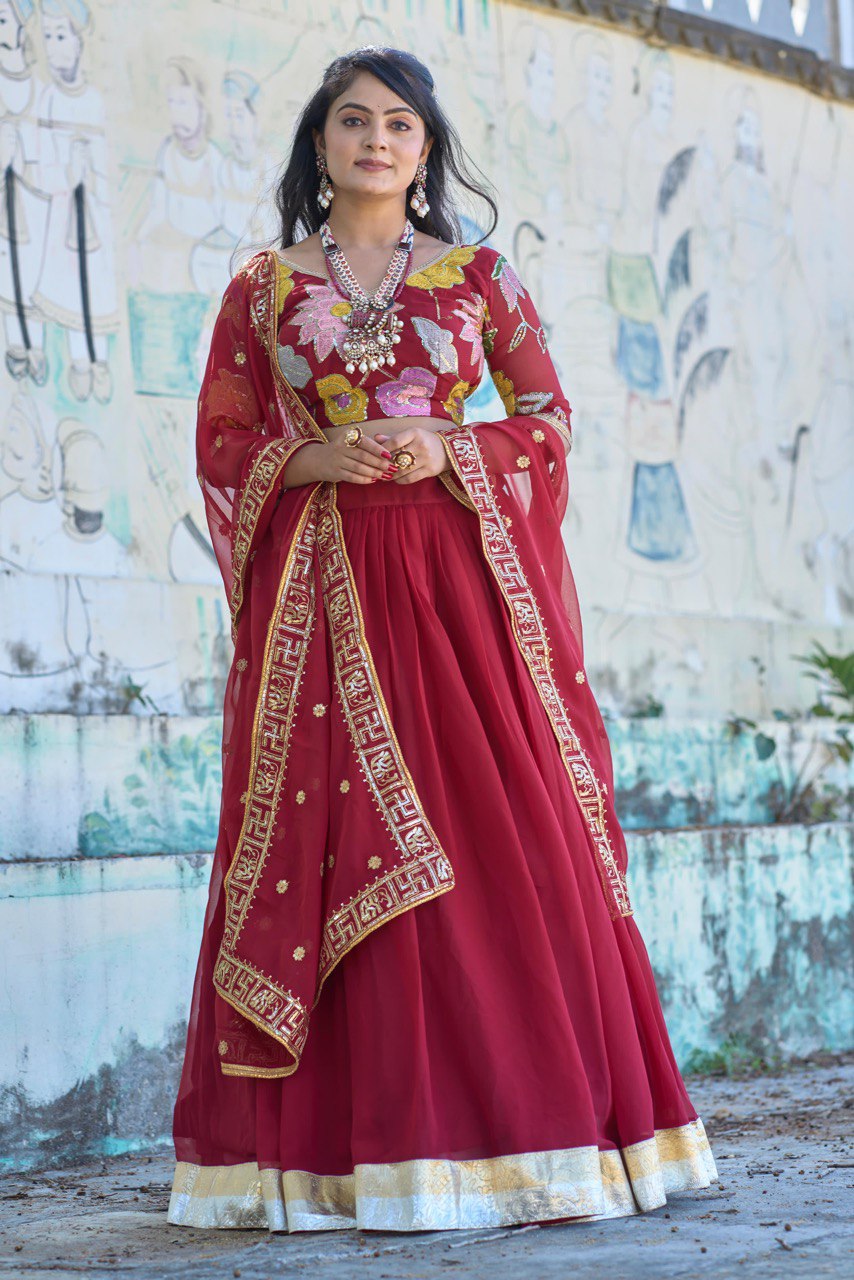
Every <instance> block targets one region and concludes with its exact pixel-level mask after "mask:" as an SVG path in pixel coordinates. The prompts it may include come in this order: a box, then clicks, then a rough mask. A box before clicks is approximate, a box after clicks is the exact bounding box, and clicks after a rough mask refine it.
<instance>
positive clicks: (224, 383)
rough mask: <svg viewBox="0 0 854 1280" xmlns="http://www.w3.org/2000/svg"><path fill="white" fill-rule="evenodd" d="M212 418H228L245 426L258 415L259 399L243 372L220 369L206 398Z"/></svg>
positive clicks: (207, 412)
mask: <svg viewBox="0 0 854 1280" xmlns="http://www.w3.org/2000/svg"><path fill="white" fill-rule="evenodd" d="M205 413H206V414H207V415H208V417H210V418H218V417H220V418H228V420H229V422H231V423H232V424H233V425H234V426H236V427H240V426H245V425H246V424H247V423H249V422H254V421H255V419H256V418H257V417H258V399H257V397H256V395H255V389H254V388H253V386H252V383H251V382H250V381H249V379H248V378H247V377H245V375H244V374H242V373H232V372H231V370H230V369H220V371H219V373H218V374H217V375H216V377H215V378H214V380H213V382H212V383H211V385H210V389H209V391H208V394H207V396H206V398H205Z"/></svg>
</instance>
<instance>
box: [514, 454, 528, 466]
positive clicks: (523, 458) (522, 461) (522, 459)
mask: <svg viewBox="0 0 854 1280" xmlns="http://www.w3.org/2000/svg"><path fill="white" fill-rule="evenodd" d="M530 465H531V459H530V458H529V457H528V455H527V453H520V454H519V457H518V458H517V459H516V466H517V467H521V468H522V469H523V470H524V469H525V467H530Z"/></svg>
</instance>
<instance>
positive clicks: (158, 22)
mask: <svg viewBox="0 0 854 1280" xmlns="http://www.w3.org/2000/svg"><path fill="white" fill-rule="evenodd" d="M139 17H140V12H139V10H138V9H136V8H135V7H133V6H130V5H115V4H108V3H101V2H99V3H95V0H0V177H1V178H2V193H0V311H2V341H3V358H2V361H0V602H2V622H0V709H9V708H15V709H19V710H33V711H39V710H47V709H50V710H81V711H87V710H97V711H100V710H138V711H145V710H150V709H156V710H160V711H168V712H173V713H203V712H205V711H210V710H214V711H215V710H217V709H218V698H219V697H220V695H221V683H222V679H223V676H224V673H225V670H226V666H227V662H228V658H229V641H228V639H227V625H226V610H225V606H224V599H223V597H222V593H221V590H220V588H219V579H218V575H217V571H216V565H215V563H214V559H213V555H212V551H211V548H210V545H209V542H208V538H207V531H206V528H205V525H204V518H203V515H202V509H201V504H200V500H199V496H198V486H197V483H196V479H195V470H196V468H195V463H194V457H193V428H194V415H195V401H196V396H197V393H198V383H199V378H200V376H201V367H202V364H203V362H204V360H205V359H206V356H207V344H208V340H209V334H210V330H211V326H212V323H213V318H214V316H215V314H216V310H217V307H218V303H219V299H220V296H221V293H222V290H223V288H224V286H225V284H226V282H227V281H228V279H229V276H230V273H231V271H232V270H233V268H234V266H235V265H237V264H239V262H240V261H241V260H242V258H243V257H244V256H246V255H247V254H248V253H249V252H251V251H252V250H253V248H255V247H257V246H259V245H260V244H262V243H265V242H268V241H269V240H270V239H271V238H272V237H273V236H274V235H275V222H274V219H273V217H272V212H271V208H270V203H269V198H268V193H269V187H270V184H271V182H272V180H273V178H274V176H275V173H276V170H277V167H278V166H279V164H280V163H281V161H282V160H283V159H284V157H285V154H286V151H287V146H288V139H289V136H290V130H291V127H292V124H293V121H294V119H295V116H296V113H297V112H298V110H299V108H300V106H301V105H302V103H303V101H304V100H305V98H306V96H307V95H308V93H309V92H310V91H311V90H312V89H313V88H314V86H315V84H316V82H317V80H318V78H319V75H320V73H321V70H322V68H323V66H324V65H325V64H326V63H327V62H328V61H329V60H330V59H331V58H332V57H334V56H335V55H336V54H337V53H339V52H342V51H343V50H346V49H348V48H351V47H353V46H356V45H358V44H362V43H366V42H374V43H393V44H398V45H401V46H403V47H407V48H412V49H417V50H418V52H419V55H420V56H422V57H423V58H424V59H425V60H426V61H427V62H428V63H429V65H430V66H431V69H432V70H433V72H434V75H435V77H436V81H437V87H438V92H439V96H440V97H441V99H442V101H443V103H444V105H445V107H446V108H447V110H448V111H449V113H450V115H451V117H452V118H453V119H454V121H455V122H456V124H457V126H458V128H459V130H460V133H461V135H462V137H463V141H464V143H465V145H466V147H467V150H468V151H469V154H470V155H471V156H472V158H473V159H474V160H475V162H476V163H477V164H478V165H479V167H480V168H481V169H482V170H483V172H484V173H485V174H486V175H487V177H489V178H490V179H492V180H493V182H494V183H495V185H496V186H497V188H498V193H499V204H500V208H501V215H502V216H501V223H500V225H499V228H498V230H497V231H496V232H495V233H494V235H493V236H492V237H491V242H492V243H493V244H494V245H496V246H497V247H500V248H501V249H502V250H503V251H504V252H505V253H506V254H507V255H508V256H509V257H510V258H511V260H512V261H514V264H515V265H516V267H517V270H518V271H519V272H520V274H521V275H522V278H523V280H525V281H526V283H527V284H528V285H529V286H530V288H531V290H532V292H533V295H534V297H535V299H536V300H537V303H538V306H539V308H540V310H541V314H542V316H543V319H544V322H545V323H546V326H547V329H548V332H549V335H550V344H551V350H552V355H553V357H554V359H555V362H556V364H557V366H558V368H559V372H560V374H561V377H562V380H563V383H564V386H565V388H566V391H567V394H568V396H569V399H570V401H571V403H572V404H573V410H574V412H573V426H574V436H575V446H574V449H573V451H572V454H571V455H570V460H569V461H570V482H571V489H572V502H571V509H570V512H569V514H568V518H567V522H566V526H565V536H566V540H567V545H568V548H569V551H570V555H571V558H572V562H573V566H574V569H575V572H576V576H577V579H578V585H579V591H580V594H581V597H582V605H583V607H584V609H585V611H586V612H587V614H588V616H589V617H591V616H593V615H594V612H595V614H596V616H600V615H601V616H603V617H610V618H613V619H615V620H620V619H625V618H632V617H635V616H649V615H656V616H659V617H664V618H667V617H675V616H676V615H678V616H679V617H680V618H682V619H684V618H686V617H687V618H688V619H695V620H696V627H697V632H698V634H700V633H701V632H702V629H703V628H704V627H705V626H706V624H707V623H708V622H709V621H710V620H715V622H716V623H718V622H720V620H721V619H730V620H732V622H733V623H735V622H739V623H742V624H743V623H744V621H745V620H765V621H766V622H768V623H771V624H783V623H791V622H803V623H808V624H810V625H812V626H814V627H815V628H819V629H820V628H827V627H842V626H850V625H851V623H852V620H854V507H852V503H851V497H850V495H851V493H852V492H854V359H853V358H852V336H854V314H852V303H851V299H852V297H854V288H852V285H853V284H854V280H852V274H854V262H852V258H851V255H850V253H846V250H845V244H844V240H845V237H844V234H843V231H844V228H846V227H848V226H850V225H851V224H852V221H854V191H852V181H854V173H852V167H851V165H850V163H848V164H847V165H845V164H844V163H843V157H844V156H845V154H846V150H847V154H848V155H849V156H850V154H851V146H852V135H854V115H853V114H852V111H851V110H850V109H846V108H845V107H843V106H842V105H841V104H838V103H835V102H831V101H828V100H823V99H821V98H819V97H817V96H813V95H810V94H808V93H805V92H802V91H800V90H798V89H795V88H793V87H792V86H791V85H788V84H783V83H779V82H777V81H775V80H772V79H769V78H761V77H758V76H757V77H751V76H750V75H748V74H747V73H746V72H745V71H743V70H741V69H738V68H731V67H727V66H724V65H722V64H719V63H714V62H711V61H704V60H700V59H698V58H696V57H692V56H689V55H687V54H683V53H681V52H680V51H667V50H664V49H651V48H647V47H646V46H644V45H643V44H641V43H639V42H637V41H635V40H633V39H632V38H630V37H629V36H627V35H625V34H623V33H621V32H619V31H616V30H610V29H607V28H597V27H594V26H591V25H589V24H586V23H583V22H581V21H577V20H575V19H570V18H565V17H564V18H557V17H552V16H551V15H549V14H547V13H546V12H544V11H540V10H538V9H535V8H524V7H521V6H520V7H516V6H514V5H509V4H487V3H484V4H474V3H469V4H465V5H461V6H455V7H453V13H451V7H450V6H445V5H444V4H440V3H438V0H432V2H428V0H420V2H419V0H388V2H387V3H362V4H355V3H344V4H342V5H336V6H332V5H327V4H321V5H318V6H314V7H313V9H312V10H311V11H310V12H308V11H307V8H306V6H304V5H302V4H300V3H295V2H288V0H240V3H237V0H234V2H233V3H232V2H230V0H169V2H166V0H151V2H150V3H148V4H147V5H146V6H145V20H144V21H143V22H140V21H139ZM465 213H466V216H465V224H464V233H465V238H466V239H467V240H471V239H476V238H479V237H480V236H481V235H482V228H481V226H480V225H479V223H478V222H477V218H478V217H481V216H482V211H480V210H479V209H474V208H469V209H466V211H465ZM468 412H469V417H470V419H471V420H475V419H478V418H483V417H484V416H485V415H487V414H489V413H492V414H494V416H501V415H503V412H504V410H503V408H502V405H501V402H500V400H499V399H498V397H497V394H496V392H495V390H494V388H493V387H492V385H491V383H490V382H489V381H488V380H487V382H486V383H485V384H483V385H482V386H481V388H480V390H479V391H478V392H477V393H476V394H475V395H474V396H472V397H471V398H470V400H469V401H468ZM616 625H618V623H617V622H615V626H616ZM692 625H693V624H692Z"/></svg>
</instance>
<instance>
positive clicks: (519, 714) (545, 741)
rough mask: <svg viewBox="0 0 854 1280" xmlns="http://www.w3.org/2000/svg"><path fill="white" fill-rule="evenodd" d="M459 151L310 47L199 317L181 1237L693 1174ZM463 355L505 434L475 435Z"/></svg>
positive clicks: (536, 463) (559, 569) (655, 1195)
mask: <svg viewBox="0 0 854 1280" xmlns="http://www.w3.org/2000/svg"><path fill="white" fill-rule="evenodd" d="M459 155H460V150H459V143H458V140H457V138H456V135H455V133H454V132H453V130H452V128H451V126H450V125H449V123H448V121H447V120H446V119H445V117H444V116H443V114H442V112H441V110H440V108H439V105H438V103H437V101H436V99H435V97H434V95H433V82H432V80H431V78H430V74H429V72H428V71H427V69H426V68H425V67H424V66H423V65H422V64H421V63H420V62H419V61H418V60H417V59H415V58H414V57H412V56H411V55H409V54H406V53H402V52H400V51H397V50H393V49H376V48H374V47H372V46H369V47H367V48H365V49H360V50H357V51H356V52H354V53H351V54H348V55H346V56H344V57H341V58H338V59H336V60H335V61H334V62H333V63H332V64H331V66H330V67H329V68H328V70H327V72H326V74H325V76H324V79H323V83H322V85H321V87H320V89H319V90H318V92H317V93H316V94H315V95H314V97H313V98H312V99H311V101H310V102H309V104H308V106H307V107H306V108H305V110H304V112H303V114H302V117H301V119H300V121H299V123H298V125H297V129H296V133H295V139H294V145H293V150H292V154H291V157H290V160H289V164H288V167H287V170H286V172H285V174H284V177H283V179H282V181H281V184H280V186H279V189H278V204H279V211H280V213H281V218H282V241H281V246H282V247H281V249H280V250H278V251H277V250H267V251H264V252H262V253H260V254H256V255H255V256H254V257H253V258H251V259H250V260H249V261H248V262H247V263H246V264H245V266H244V267H243V268H242V269H241V270H240V271H239V272H238V273H237V275H236V276H235V278H234V279H233V280H232V282H231V283H230V285H229V286H228V288H227V290H226V292H225V297H224V299H223V304H222V309H221V312H220V315H219V318H218V320H217V323H216V327H215V332H214V336H213V341H212V346H211V355H210V359H209V362H208V366H207V371H206V373H205V377H204V382H203V386H202V389H201V395H200V397H199V421H198V436H197V443H198V459H199V481H200V483H201V485H202V488H203V491H204V495H205V501H206V504H207V513H208V520H209V525H210V529H211V534H212V538H213V542H214V548H215V550H216V554H217V557H218V560H219V563H220V567H221V569H222V573H223V577H224V580H225V586H226V590H227V592H228V595H229V599H230V602H231V610H232V619H233V637H234V643H235V653H234V662H233V665H232V668H231V672H230V675H229V680H228V685H227V690H226V696H225V717H224V736H223V794H222V812H221V824H220V834H219V840H218V844H217V849H216V855H215V861H214V869H213V876H212V881H211V894H210V903H209V909H208V915H207V919H206V921H205V929H204V939H203V943H202V949H201V957H200V961H199V967H198V973H197V977H196V986H195V993H194V998H193V1007H192V1013H191V1018H190V1027H189V1034H188V1042H187V1054H186V1058H185V1062H184V1070H183V1076H182V1080H181V1086H180V1092H179V1096H178V1100H177V1105H176V1109H175V1127H174V1134H175V1146H176V1153H177V1157H178V1166H177V1169H176V1173H175V1182H174V1188H173V1195H172V1201H171V1205H170V1210H169V1221H170V1222H173V1223H180V1224H185V1225H189V1226H209V1227H217V1226H218V1227H241V1226H245V1227H263V1226H268V1227H269V1228H270V1229H271V1230H280V1231H303V1230H319V1229H324V1228H347V1227H356V1226H358V1227H360V1228H373V1229H380V1230H400V1231H415V1230H425V1229H436V1228H456V1227H472V1226H486V1225H488V1226H498V1225H500V1224H504V1223H522V1222H533V1221H555V1220H560V1219H565V1218H585V1219H586V1218H591V1217H594V1218H598V1217H602V1216H615V1215H621V1214H628V1213H634V1212H636V1211H637V1210H643V1209H651V1208H655V1207H656V1206H658V1205H661V1204H664V1203H665V1192H666V1191H678V1190H681V1189H684V1188H693V1187H701V1186H707V1185H708V1184H709V1183H710V1181H712V1180H713V1179H714V1178H715V1176H716V1175H715V1169H714V1163H713V1161H712V1157H711V1154H710V1152H709V1148H708V1143H707V1142H706V1139H705V1135H704V1132H703V1127H702V1123H701V1121H700V1120H699V1119H698V1117H697V1115H696V1112H695V1111H694V1109H693V1108H692V1106H691V1103H690V1102H689V1100H688V1097H687V1095H686V1092H685V1088H684V1085H683V1083H682V1081H681V1078H680V1076H679V1072H678V1070H677V1067H676V1064H675V1062H674V1059H673V1054H672V1052H671V1048H670V1044H669V1041H668V1038H667V1032H666V1030H665V1027H664V1022H663V1019H662V1015H661V1010H660V1007H659V1004H658V999H657V996H656V992H655V986H654V982H653V978H652V974H651V970H650V966H649V961H648V959H647V956H646V952H645V950H644V947H643V943H642V941H641V939H640V937H639V935H638V931H637V928H636V926H635V924H634V921H633V919H632V917H631V907H630V904H629V899H628V894H627V890H626V883H625V869H626V850H625V841H624V839H623V835H622V832H621V830H620V826H619V823H618V821H617V818H616V815H615V813H614V809H613V799H612V797H613V781H612V768H611V759H610V753H609V748H608V741H607V738H606V735H605V730H604V726H603V723H602V719H601V716H600V714H599V711H598V708H597V706H596V702H595V700H594V698H593V695H592V693H591V691H590V687H589V685H588V683H587V681H586V677H585V672H584V666H583V660H582V640H581V626H580V622H579V618H578V610H577V603H576V598H575V593H574V589H573V583H572V575H571V572H570V569H569V565H568V562H567V558H566V553H565V551H564V547H563V543H562V540H561V534H560V526H561V518H562V515H563V511H564V507H565V504H566V455H567V453H568V451H569V448H570V446H571V434H570V428H569V405H568V404H567V402H566V399H565V398H564V395H563V393H562V391H561V388H560V385H559V383H558V380H557V377H556V375H555V371H554V367H553V365H552V362H551V360H550V358H549V355H548V352H547V348H546V341H545V335H544V333H543V329H542V326H541V324H540V321H539V319H538V317H537V313H536V310H535V308H534V306H533V303H532V301H531V299H530V297H529V295H528V293H527V291H526V290H525V288H524V287H523V285H522V284H521V282H520V281H519V279H518V277H517V276H516V274H515V273H514V271H513V270H512V268H511V267H510V265H509V264H508V263H507V261H506V259H505V258H504V257H503V256H502V255H501V254H499V253H497V252H496V251H495V250H494V249H491V248H489V247H487V246H486V245H484V244H482V243H480V244H468V245H467V244H460V243H459V233H458V224H457V222H456V220H455V218H454V216H453V214H452V213H450V212H449V211H448V207H447V195H446V186H447V182H448V178H449V177H453V178H455V179H456V181H457V182H458V183H460V184H461V185H463V186H466V187H468V189H469V190H472V191H475V192H476V191H478V190H479V188H478V187H477V186H476V185H475V184H474V183H473V182H471V181H470V179H469V178H468V177H467V175H466V172H465V169H464V167H463V166H462V164H461V161H460V160H459ZM484 198H485V199H487V201H488V202H489V204H490V205H491V207H492V211H493V214H494V212H495V206H494V204H493V203H492V201H491V200H490V199H489V197H488V196H485V197H484ZM407 201H409V208H407ZM409 209H412V210H414V218H413V221H412V222H410V221H409V219H408V218H407V216H406V215H407V212H408V211H409ZM415 224H418V227H417V230H416V229H414V228H415ZM493 225H494V224H493ZM298 226H302V227H305V226H309V227H312V228H314V230H313V231H312V233H311V234H309V235H308V236H307V237H304V238H303V239H302V240H300V241H299V242H298V243H296V244H294V243H293V240H294V232H295V230H296V229H297V227H298ZM363 290H364V292H363ZM372 304H375V305H372ZM485 360H486V361H488V364H489V368H490V370H491V373H492V377H493V379H494V381H495V384H496V386H497V387H498V389H499V391H500V393H501V395H502V399H503V401H504V404H505V407H506V409H507V412H508V415H509V416H508V417H506V418H504V419H502V420H501V421H498V422H476V423H473V424H468V425H463V409H464V402H465V399H466V398H467V396H468V395H470V394H471V392H472V391H473V390H474V389H475V388H476V386H477V384H478V382H479V381H480V377H481V374H482V372H483V370H484V361H485ZM374 484H377V485H378V488H376V489H375V488H373V485H374ZM416 908H417V909H416ZM341 961H343V963H341Z"/></svg>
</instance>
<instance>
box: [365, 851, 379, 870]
mask: <svg viewBox="0 0 854 1280" xmlns="http://www.w3.org/2000/svg"><path fill="white" fill-rule="evenodd" d="M382 865H383V860H382V858H380V857H379V856H378V855H377V854H376V853H375V854H373V855H372V856H371V857H370V858H368V866H369V867H370V868H371V870H372V871H374V870H376V868H377V867H381V866H382Z"/></svg>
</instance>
